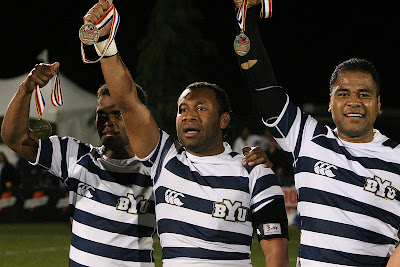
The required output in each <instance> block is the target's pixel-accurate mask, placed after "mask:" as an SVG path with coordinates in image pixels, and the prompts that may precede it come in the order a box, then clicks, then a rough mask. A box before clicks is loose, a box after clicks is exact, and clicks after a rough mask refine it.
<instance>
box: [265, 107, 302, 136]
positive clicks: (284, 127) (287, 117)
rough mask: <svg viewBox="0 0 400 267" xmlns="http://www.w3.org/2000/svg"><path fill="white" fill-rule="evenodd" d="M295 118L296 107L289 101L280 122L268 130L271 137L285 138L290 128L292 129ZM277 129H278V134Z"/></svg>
mask: <svg viewBox="0 0 400 267" xmlns="http://www.w3.org/2000/svg"><path fill="white" fill-rule="evenodd" d="M296 116H297V107H296V105H294V104H293V103H292V101H290V100H289V104H288V106H287V108H286V111H285V114H284V115H283V117H282V118H281V120H280V121H279V122H278V124H277V125H276V126H275V127H273V128H270V132H271V134H272V136H274V137H277V138H282V137H287V135H288V133H289V131H290V128H291V127H292V125H293V123H294V121H295V119H296ZM277 129H279V130H280V132H279V131H278V130H277ZM282 134H283V136H282Z"/></svg>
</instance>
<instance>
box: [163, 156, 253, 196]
mask: <svg viewBox="0 0 400 267" xmlns="http://www.w3.org/2000/svg"><path fill="white" fill-rule="evenodd" d="M165 168H166V169H167V170H168V171H170V172H171V173H173V174H175V175H177V176H179V177H181V178H182V179H185V180H189V181H192V182H196V183H198V184H199V185H203V186H210V187H212V188H225V189H234V190H240V191H243V192H246V193H250V191H249V178H247V177H241V176H201V175H200V174H199V173H198V172H196V171H191V170H190V168H189V167H188V166H186V165H185V164H183V163H182V162H180V161H179V160H178V159H177V158H176V157H173V158H171V159H170V160H169V161H168V163H167V164H166V165H165Z"/></svg>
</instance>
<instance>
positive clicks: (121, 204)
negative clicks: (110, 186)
mask: <svg viewBox="0 0 400 267" xmlns="http://www.w3.org/2000/svg"><path fill="white" fill-rule="evenodd" d="M149 204H150V203H149V201H148V200H147V199H145V198H144V196H143V195H138V196H137V197H135V195H133V194H129V193H128V194H126V197H119V198H118V204H117V210H121V211H126V212H127V213H130V214H145V213H147V211H148V209H149Z"/></svg>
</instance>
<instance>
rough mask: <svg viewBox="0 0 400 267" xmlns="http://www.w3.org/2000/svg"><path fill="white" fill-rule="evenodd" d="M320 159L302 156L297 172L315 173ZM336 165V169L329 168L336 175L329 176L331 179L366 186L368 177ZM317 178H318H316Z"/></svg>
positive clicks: (297, 165)
mask: <svg viewBox="0 0 400 267" xmlns="http://www.w3.org/2000/svg"><path fill="white" fill-rule="evenodd" d="M316 156H318V155H316ZM319 161H320V160H316V159H313V158H309V157H300V158H299V160H298V161H297V164H296V168H295V174H298V173H302V172H308V173H313V174H315V170H314V166H315V164H316V163H317V162H319ZM335 167H336V168H337V169H335V168H333V167H331V168H329V170H330V171H331V172H332V173H333V174H334V175H335V176H334V177H329V179H334V180H337V181H341V182H344V183H348V184H352V185H355V186H359V187H364V185H365V178H366V177H363V176H359V175H357V174H355V173H354V172H352V171H350V170H347V169H343V168H340V167H337V166H335ZM316 179H318V178H316ZM324 179H327V177H324Z"/></svg>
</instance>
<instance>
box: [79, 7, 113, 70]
mask: <svg viewBox="0 0 400 267" xmlns="http://www.w3.org/2000/svg"><path fill="white" fill-rule="evenodd" d="M110 21H112V22H111V23H112V25H111V30H110V36H109V37H108V41H107V44H106V46H105V48H104V50H103V52H102V54H101V56H100V57H99V58H98V59H97V60H95V61H92V60H88V59H86V57H85V50H84V49H83V43H81V54H82V60H83V62H84V63H96V62H99V61H100V60H101V59H102V58H103V57H104V55H105V54H106V52H107V50H108V48H109V47H110V45H111V42H112V41H113V40H114V38H115V35H116V34H117V30H118V26H119V22H120V16H119V14H118V12H117V9H116V8H115V7H114V5H112V6H111V7H110V8H109V9H108V10H107V11H106V14H104V16H103V17H102V18H101V19H100V20H99V21H98V22H97V23H96V24H94V25H95V26H96V27H97V29H99V31H100V30H101V29H103V28H104V27H105V26H106V25H107V24H108V23H110Z"/></svg>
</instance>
